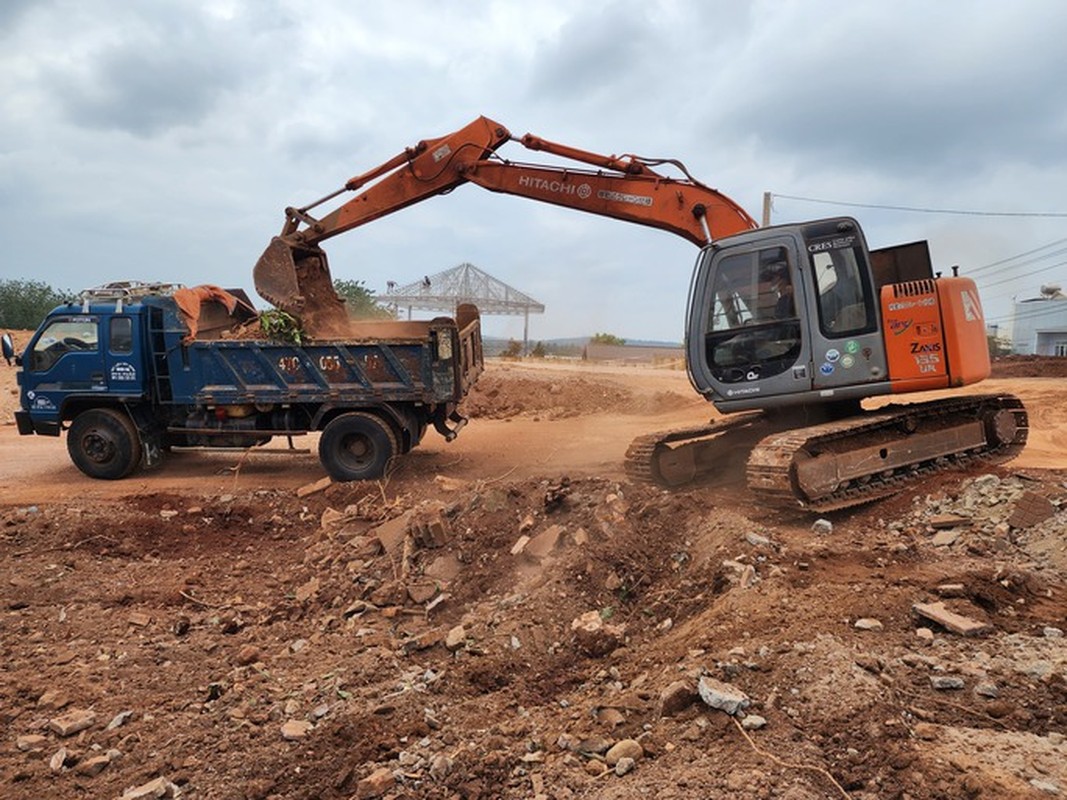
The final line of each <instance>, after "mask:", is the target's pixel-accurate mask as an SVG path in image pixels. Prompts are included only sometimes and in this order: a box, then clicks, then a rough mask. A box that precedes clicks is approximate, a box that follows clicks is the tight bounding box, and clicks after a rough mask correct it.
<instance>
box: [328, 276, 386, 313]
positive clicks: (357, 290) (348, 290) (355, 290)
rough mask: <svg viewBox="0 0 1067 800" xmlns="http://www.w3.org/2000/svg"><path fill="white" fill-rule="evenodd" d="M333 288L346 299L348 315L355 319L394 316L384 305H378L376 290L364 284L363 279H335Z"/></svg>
mask: <svg viewBox="0 0 1067 800" xmlns="http://www.w3.org/2000/svg"><path fill="white" fill-rule="evenodd" d="M333 290H334V291H335V292H337V294H339V295H340V296H341V297H343V298H344V299H345V306H346V307H347V308H348V316H350V317H352V318H354V319H387V318H390V317H392V316H393V314H392V312H390V311H389V309H387V308H385V307H384V306H380V305H378V301H377V300H376V299H375V297H374V290H373V289H368V288H367V287H365V286H364V285H363V281H344V280H335V281H334V282H333Z"/></svg>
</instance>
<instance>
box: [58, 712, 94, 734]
mask: <svg viewBox="0 0 1067 800" xmlns="http://www.w3.org/2000/svg"><path fill="white" fill-rule="evenodd" d="M95 722H96V714H94V713H93V712H92V711H84V710H81V709H77V708H75V709H72V710H71V711H68V712H67V713H66V714H63V715H61V716H58V717H53V718H52V719H50V720H49V721H48V728H49V730H51V731H52V733H55V734H56V735H58V736H73V735H74V734H76V733H80V732H81V731H84V730H85V729H86V728H91V727H92V726H93V723H95Z"/></svg>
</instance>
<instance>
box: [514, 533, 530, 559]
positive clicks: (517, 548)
mask: <svg viewBox="0 0 1067 800" xmlns="http://www.w3.org/2000/svg"><path fill="white" fill-rule="evenodd" d="M529 543H530V537H529V536H527V535H526V534H525V533H524V534H523V535H522V536H520V537H519V538H518V539H516V540H515V544H513V545H512V546H511V554H512V555H513V556H517V555H520V554H521V553H522V552H523V551H524V550H526V545H528V544H529Z"/></svg>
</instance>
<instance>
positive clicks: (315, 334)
mask: <svg viewBox="0 0 1067 800" xmlns="http://www.w3.org/2000/svg"><path fill="white" fill-rule="evenodd" d="M252 279H253V281H254V282H255V285H256V291H257V292H258V293H259V296H260V297H262V298H263V299H264V300H266V301H267V302H269V303H270V304H272V305H273V306H275V307H276V308H280V309H281V310H282V311H285V312H286V313H289V314H292V315H293V316H294V317H296V318H297V319H299V320H300V326H301V328H302V329H303V331H304V333H305V334H306V335H307V336H309V337H310V338H312V339H329V338H335V337H342V336H344V335H345V333H346V332H347V331H348V314H347V312H346V311H345V303H344V300H342V299H341V298H340V297H339V296H338V295H337V292H335V291H334V288H333V280H332V279H331V277H330V267H329V265H328V263H327V261H326V253H324V252H323V251H322V250H320V249H318V248H314V249H303V248H294V247H293V246H292V245H290V244H289V243H288V242H286V241H285V240H284V239H282V238H280V237H278V236H275V237H274V238H273V239H272V240H271V243H270V244H269V245H268V246H267V249H266V250H264V251H263V255H261V256H260V257H259V261H257V262H256V266H255V267H254V268H253V270H252Z"/></svg>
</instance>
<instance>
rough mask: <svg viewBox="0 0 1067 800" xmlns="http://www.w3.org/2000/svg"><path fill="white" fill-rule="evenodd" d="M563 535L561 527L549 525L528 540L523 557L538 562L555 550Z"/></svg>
mask: <svg viewBox="0 0 1067 800" xmlns="http://www.w3.org/2000/svg"><path fill="white" fill-rule="evenodd" d="M563 534H564V528H563V526H562V525H549V526H548V527H547V528H545V529H544V530H543V531H541V532H540V533H539V534H537V535H536V536H534V537H533V538H532V539H530V541H529V543H528V544H527V545H526V549H525V550H524V551H523V552H524V553H525V555H528V556H530V557H532V558H536V559H538V560H541V559H544V558H547V557H548V556H549V555H551V553H552V551H553V550H555V549H556V546H557V545H558V544H559V540H560V538H561V537H562V536H563Z"/></svg>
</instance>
